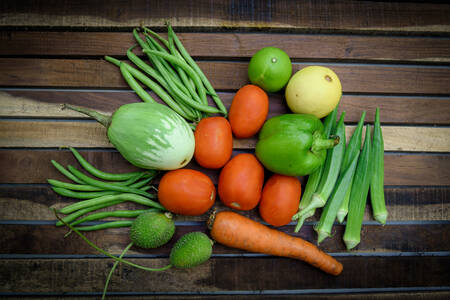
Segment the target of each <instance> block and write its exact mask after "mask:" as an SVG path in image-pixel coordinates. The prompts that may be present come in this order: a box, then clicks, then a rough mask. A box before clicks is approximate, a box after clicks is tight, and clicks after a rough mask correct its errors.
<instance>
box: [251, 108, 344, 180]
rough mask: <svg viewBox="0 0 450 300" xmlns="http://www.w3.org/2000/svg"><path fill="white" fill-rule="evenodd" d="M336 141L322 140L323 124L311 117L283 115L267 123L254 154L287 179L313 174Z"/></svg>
mask: <svg viewBox="0 0 450 300" xmlns="http://www.w3.org/2000/svg"><path fill="white" fill-rule="evenodd" d="M338 143H339V138H338V137H336V138H334V139H326V138H324V128H323V124H322V122H321V121H320V120H319V119H318V118H316V117H315V116H313V115H306V114H285V115H279V116H276V117H273V118H271V119H269V120H268V121H266V123H265V124H264V126H263V128H262V129H261V131H260V133H259V140H258V142H257V144H256V149H255V153H256V156H257V157H258V159H259V160H260V161H261V163H262V164H263V165H264V166H265V167H266V168H267V169H269V170H270V171H272V172H274V173H278V174H283V175H288V176H304V175H308V174H312V173H314V171H316V170H317V169H318V168H319V167H320V166H321V165H322V164H323V163H324V162H325V157H326V150H327V149H330V148H333V147H334V146H335V145H337V144H338Z"/></svg>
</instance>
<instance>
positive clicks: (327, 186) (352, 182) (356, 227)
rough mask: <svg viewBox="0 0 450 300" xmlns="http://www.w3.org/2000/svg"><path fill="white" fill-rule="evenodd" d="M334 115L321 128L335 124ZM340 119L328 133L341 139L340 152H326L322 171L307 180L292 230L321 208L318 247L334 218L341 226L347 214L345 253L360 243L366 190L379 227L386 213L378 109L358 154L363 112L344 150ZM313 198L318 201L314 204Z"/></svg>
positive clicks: (383, 222)
mask: <svg viewBox="0 0 450 300" xmlns="http://www.w3.org/2000/svg"><path fill="white" fill-rule="evenodd" d="M335 113H336V110H335V111H333V113H332V114H330V115H329V116H328V117H327V119H326V120H325V125H328V126H329V125H330V124H329V122H332V123H334V122H335V120H336V117H335V115H333V114H335ZM344 115H345V112H343V113H342V115H341V118H340V120H339V123H338V124H337V125H336V126H333V129H332V130H331V134H334V135H339V136H340V137H341V140H342V141H344V145H342V148H338V147H336V148H334V149H333V151H330V150H329V151H328V153H327V159H326V161H325V163H324V165H323V166H322V168H321V169H320V170H319V172H317V174H312V175H311V176H310V178H309V179H308V182H307V185H306V189H305V193H304V194H305V195H304V196H303V198H302V200H301V201H300V211H299V212H298V213H297V214H296V215H295V216H294V218H293V219H294V220H295V219H299V221H298V223H297V227H296V231H298V230H299V229H300V227H301V225H302V224H303V221H304V219H305V218H308V217H310V216H312V215H313V214H314V210H315V208H318V207H324V209H323V210H322V213H321V217H320V220H319V222H318V224H317V225H316V226H315V228H314V229H315V230H316V232H317V234H318V241H317V242H318V243H320V242H322V241H323V240H324V239H325V238H327V237H329V236H331V234H332V233H331V229H332V227H333V224H334V222H335V220H336V218H337V220H338V221H339V222H340V223H342V222H343V221H344V219H345V217H346V216H347V214H348V216H347V223H346V224H345V226H346V228H345V234H344V237H343V239H344V242H345V244H346V246H347V249H352V248H354V247H356V246H357V245H358V244H359V242H360V232H361V225H362V221H363V218H364V210H365V207H366V201H367V196H368V192H369V189H370V191H371V193H370V195H371V206H372V213H373V217H374V219H375V220H377V221H378V222H380V223H381V224H385V223H386V218H387V214H388V213H387V210H386V205H385V199H384V168H383V166H384V143H383V136H382V131H381V125H380V110H379V108H377V109H376V112H375V122H374V131H373V140H372V138H371V134H370V126H366V136H365V139H364V145H363V149H362V150H361V144H362V130H363V127H364V119H365V116H366V112H363V113H362V115H361V118H360V120H359V122H358V125H357V126H356V128H355V131H354V132H353V134H352V136H351V138H350V141H349V143H348V145H347V147H345V130H344V123H343V117H344ZM330 120H331V121H330ZM327 170H328V171H327ZM310 181H311V182H310ZM319 182H320V184H319ZM315 198H316V199H318V200H320V201H314V199H315Z"/></svg>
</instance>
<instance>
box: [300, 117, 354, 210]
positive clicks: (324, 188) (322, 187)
mask: <svg viewBox="0 0 450 300" xmlns="http://www.w3.org/2000/svg"><path fill="white" fill-rule="evenodd" d="M344 117H345V112H342V114H341V117H340V119H339V122H338V124H337V126H336V128H335V130H333V131H332V133H333V134H334V135H335V136H338V137H339V143H338V144H337V145H336V146H335V147H333V148H332V149H330V150H328V152H327V158H326V160H325V164H324V169H323V174H322V178H321V179H320V183H319V186H318V187H317V191H316V192H315V193H314V194H313V195H312V199H311V202H310V203H309V205H308V206H307V207H305V208H304V209H303V210H302V211H301V212H300V215H299V216H300V217H301V216H302V214H304V213H305V212H307V211H309V210H315V209H316V208H319V207H324V206H325V204H326V202H327V200H328V197H329V196H330V194H331V192H332V191H333V188H334V185H335V183H336V180H337V178H338V175H339V170H340V169H341V163H342V159H343V157H344V152H345V142H346V140H345V125H344Z"/></svg>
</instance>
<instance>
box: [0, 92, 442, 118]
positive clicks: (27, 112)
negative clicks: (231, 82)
mask: <svg viewBox="0 0 450 300" xmlns="http://www.w3.org/2000/svg"><path fill="white" fill-rule="evenodd" d="M218 94H219V97H220V98H221V99H222V101H223V103H224V105H225V107H226V108H227V109H228V108H229V107H230V105H231V102H232V100H233V97H234V93H231V92H229V93H227V92H223V93H218ZM152 96H153V97H154V98H155V99H156V100H157V101H159V102H162V101H161V100H160V99H159V98H158V97H157V96H155V95H154V94H153V93H152ZM209 100H210V101H211V99H209ZM269 100H270V104H269V106H270V110H269V118H270V117H272V116H275V115H278V114H285V113H290V110H289V108H288V107H287V105H286V103H285V100H284V95H282V94H279V93H277V94H269ZM140 101H141V100H140V99H139V98H138V97H137V96H136V94H135V93H134V92H130V91H109V92H108V91H82V90H80V91H61V90H26V89H25V90H7V91H4V92H2V91H0V117H12V118H15V117H18V118H74V117H77V118H78V117H79V118H88V117H87V116H84V115H81V114H78V113H76V112H73V111H71V110H67V109H66V110H61V105H60V104H61V103H71V104H75V105H82V106H86V107H90V108H93V109H96V110H99V111H102V112H106V113H112V112H113V111H114V110H116V109H117V108H118V107H119V106H120V105H123V104H126V103H132V102H140ZM210 104H211V105H213V103H212V101H211V103H210ZM376 107H379V108H380V111H381V114H380V120H381V122H382V123H390V124H405V123H406V122H407V123H408V124H409V125H414V124H436V125H439V124H446V125H447V124H450V98H444V97H414V96H397V97H395V96H392V97H391V96H376V95H343V97H342V99H341V102H340V106H339V112H341V111H345V112H346V115H345V121H346V123H356V122H358V120H359V118H360V116H361V113H362V111H364V110H365V111H366V112H367V115H366V121H367V122H373V118H374V115H375V108H376Z"/></svg>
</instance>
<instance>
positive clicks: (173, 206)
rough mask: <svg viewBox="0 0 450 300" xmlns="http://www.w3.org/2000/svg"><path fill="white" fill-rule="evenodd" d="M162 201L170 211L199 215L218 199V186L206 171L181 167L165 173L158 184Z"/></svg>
mask: <svg viewBox="0 0 450 300" xmlns="http://www.w3.org/2000/svg"><path fill="white" fill-rule="evenodd" d="M158 198H159V201H160V203H161V204H162V205H163V206H164V207H165V208H166V209H167V210H169V211H171V212H173V213H176V214H180V215H186V216H197V215H201V214H203V213H205V212H206V211H208V209H210V208H211V207H212V206H213V204H214V201H215V199H216V188H215V186H214V184H213V182H212V181H211V179H210V178H209V177H208V176H207V175H205V174H204V173H202V172H200V171H196V170H191V169H179V170H173V171H169V172H167V173H165V174H164V175H163V177H162V178H161V181H160V182H159V186H158Z"/></svg>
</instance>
